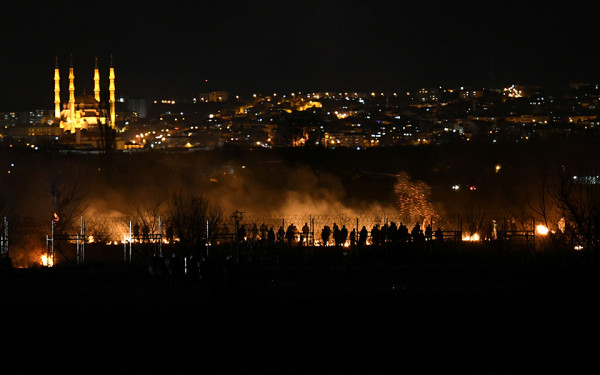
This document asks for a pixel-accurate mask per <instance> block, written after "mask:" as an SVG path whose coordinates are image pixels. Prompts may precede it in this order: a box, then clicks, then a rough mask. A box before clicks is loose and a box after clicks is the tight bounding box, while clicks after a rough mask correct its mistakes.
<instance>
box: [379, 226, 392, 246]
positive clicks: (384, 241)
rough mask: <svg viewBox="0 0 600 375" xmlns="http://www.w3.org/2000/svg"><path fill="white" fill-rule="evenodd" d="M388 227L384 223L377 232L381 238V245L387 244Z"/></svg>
mask: <svg viewBox="0 0 600 375" xmlns="http://www.w3.org/2000/svg"><path fill="white" fill-rule="evenodd" d="M389 228H390V226H389V225H388V223H385V224H384V225H383V226H382V227H381V230H380V231H379V235H380V236H381V244H382V245H385V244H387V242H388V230H389Z"/></svg>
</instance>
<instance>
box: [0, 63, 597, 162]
mask: <svg viewBox="0 0 600 375" xmlns="http://www.w3.org/2000/svg"><path fill="white" fill-rule="evenodd" d="M99 81H100V79H99V70H98V67H97V64H96V68H95V71H94V93H93V95H85V93H84V94H83V95H79V96H76V95H75V87H74V72H73V68H72V67H71V68H70V69H69V90H68V92H69V100H68V101H66V102H61V90H60V74H59V69H58V63H57V67H56V70H55V101H54V109H53V110H44V109H40V110H37V111H29V112H25V113H16V112H10V113H0V145H2V146H4V147H7V146H9V147H14V146H25V147H32V148H36V149H39V148H40V147H45V146H48V145H52V147H68V148H74V149H84V150H98V149H101V148H106V147H107V146H110V147H111V148H113V149H116V150H149V149H188V150H195V149H214V148H221V147H232V146H234V147H247V148H259V147H263V148H273V147H326V148H337V147H347V148H355V149H363V148H369V147H389V146H397V145H422V144H442V143H456V142H458V143H463V142H480V141H483V142H491V143H495V142H528V141H534V140H537V139H544V138H550V137H566V136H573V135H578V134H583V135H586V136H589V135H595V134H597V132H598V129H599V128H600V118H599V117H598V113H599V111H600V106H599V101H600V85H598V84H589V83H573V84H570V85H569V86H568V87H564V88H561V89H549V88H544V87H539V86H518V85H512V86H509V87H505V88H501V89H481V88H475V89H474V88H468V87H457V88H442V87H435V88H421V89H418V90H411V91H405V92H292V93H269V94H258V93H255V94H249V95H235V94H231V93H229V92H227V91H212V92H208V93H201V94H199V95H198V96H197V97H195V98H190V99H189V100H184V101H178V100H172V99H161V100H153V101H148V100H145V99H136V98H122V97H119V98H117V97H116V94H115V72H114V68H113V67H112V63H111V67H110V70H109V82H110V83H109V88H108V99H107V100H105V101H104V102H103V100H102V97H101V95H100V85H99Z"/></svg>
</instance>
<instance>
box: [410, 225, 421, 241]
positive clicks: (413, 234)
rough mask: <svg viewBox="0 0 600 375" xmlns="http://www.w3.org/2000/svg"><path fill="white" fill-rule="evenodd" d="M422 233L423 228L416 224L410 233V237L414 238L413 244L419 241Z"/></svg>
mask: <svg viewBox="0 0 600 375" xmlns="http://www.w3.org/2000/svg"><path fill="white" fill-rule="evenodd" d="M420 231H421V226H420V225H419V223H416V224H415V226H414V227H413V229H412V230H411V231H410V236H411V237H412V241H413V242H417V241H419V232H420Z"/></svg>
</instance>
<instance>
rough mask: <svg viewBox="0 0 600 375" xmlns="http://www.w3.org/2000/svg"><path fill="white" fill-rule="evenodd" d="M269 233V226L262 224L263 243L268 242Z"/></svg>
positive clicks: (261, 236) (261, 235)
mask: <svg viewBox="0 0 600 375" xmlns="http://www.w3.org/2000/svg"><path fill="white" fill-rule="evenodd" d="M268 233H269V228H268V227H267V224H265V223H262V224H261V225H260V239H261V240H263V241H266V240H267V235H268Z"/></svg>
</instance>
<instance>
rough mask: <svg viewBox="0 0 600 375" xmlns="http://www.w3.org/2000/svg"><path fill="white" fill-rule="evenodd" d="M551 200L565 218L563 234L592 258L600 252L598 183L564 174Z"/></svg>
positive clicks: (585, 177) (587, 177)
mask: <svg viewBox="0 0 600 375" xmlns="http://www.w3.org/2000/svg"><path fill="white" fill-rule="evenodd" d="M553 197H554V199H555V201H556V204H557V207H558V208H559V210H560V211H561V212H562V213H563V215H564V216H563V217H564V218H565V224H566V225H565V233H567V234H568V235H569V236H570V238H571V240H572V241H573V242H574V243H575V244H576V245H578V246H583V249H584V250H586V251H587V252H588V253H589V254H592V255H594V256H595V255H596V252H597V250H598V249H599V248H600V179H599V178H598V177H596V176H584V177H577V176H571V175H570V174H568V173H566V172H563V173H562V174H561V178H560V181H559V185H558V187H557V189H556V190H555V191H554V192H553Z"/></svg>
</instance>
